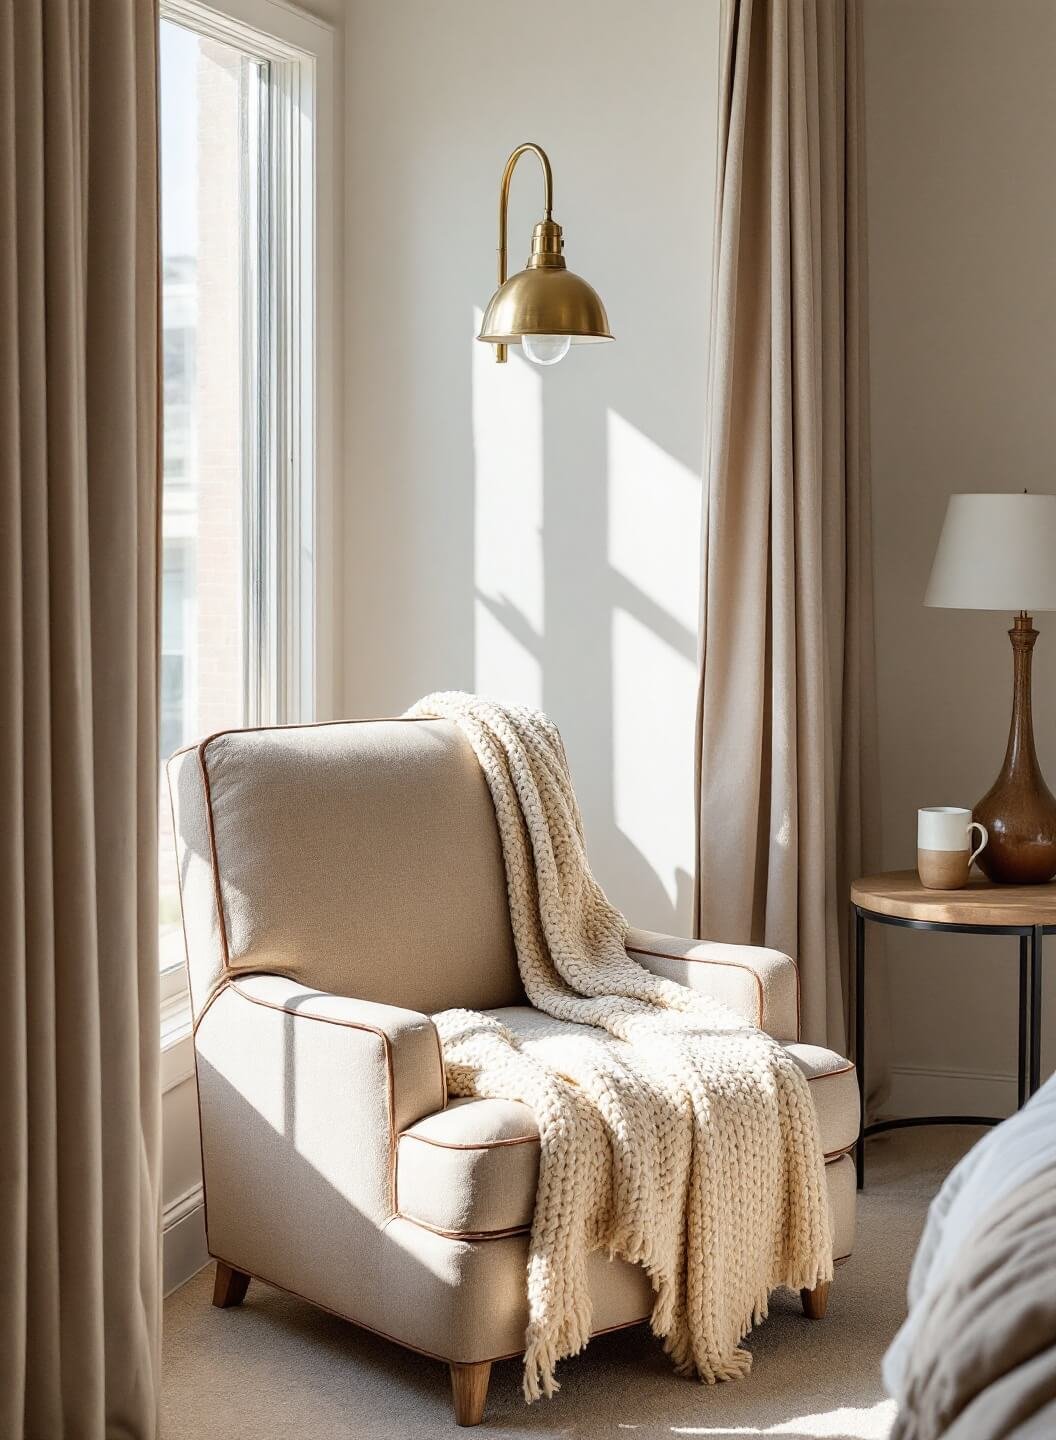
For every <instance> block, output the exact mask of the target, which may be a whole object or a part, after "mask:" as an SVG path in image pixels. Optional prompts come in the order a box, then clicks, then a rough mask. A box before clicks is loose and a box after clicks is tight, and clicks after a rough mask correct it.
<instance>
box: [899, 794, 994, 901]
mask: <svg viewBox="0 0 1056 1440" xmlns="http://www.w3.org/2000/svg"><path fill="white" fill-rule="evenodd" d="M973 830H978V831H979V833H980V835H981V836H982V837H983V838H982V839H981V840H980V841H979V844H978V845H977V846H976V848H975V849H974V850H972V849H971V835H972V831H973ZM989 838H990V837H989V835H988V834H987V832H986V826H985V825H980V823H979V821H978V820H973V819H972V812H971V811H970V810H963V809H962V808H961V807H960V806H959V805H929V806H928V807H927V808H926V809H923V810H918V811H917V874H918V875H919V876H920V883H921V884H922V885H924V886H926V888H927V889H929V890H959V889H960V888H961V886H962V885H967V883H968V872H969V870H970V869H971V868H972V861H973V860H974V859H975V857H976V856H977V855H978V854H979V853H980V851H981V850H982V849H983V847H984V846H985V844H986V842H987V840H989Z"/></svg>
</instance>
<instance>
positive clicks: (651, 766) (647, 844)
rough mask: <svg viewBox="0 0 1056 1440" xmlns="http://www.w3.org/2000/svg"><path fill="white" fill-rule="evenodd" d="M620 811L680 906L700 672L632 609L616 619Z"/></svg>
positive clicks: (689, 844)
mask: <svg viewBox="0 0 1056 1440" xmlns="http://www.w3.org/2000/svg"><path fill="white" fill-rule="evenodd" d="M612 688H613V705H612V714H613V809H614V814H615V820H616V824H617V825H618V826H619V828H620V830H622V832H623V833H624V835H626V836H627V839H628V840H630V842H631V844H632V845H634V846H635V848H636V849H637V850H638V851H639V853H640V854H642V855H643V856H644V857H645V859H646V860H647V861H648V862H649V865H650V867H651V868H652V869H653V870H654V871H655V873H656V875H657V877H658V878H659V880H660V883H661V884H662V885H663V887H664V889H665V891H666V892H667V894H668V896H669V898H670V900H671V902H672V904H676V903H677V901H678V898H679V878H680V876H681V877H682V879H683V882H684V881H685V878H686V877H687V876H688V875H691V874H692V868H693V826H694V818H693V784H692V778H693V732H694V724H695V716H696V694H697V674H696V666H695V664H694V663H693V661H692V660H690V659H688V658H687V657H686V656H684V655H681V654H679V652H678V651H677V650H676V649H674V647H673V646H671V645H669V644H668V642H667V641H666V640H664V639H662V638H661V637H660V636H659V635H657V634H656V632H655V631H654V630H652V629H650V628H649V626H648V625H646V624H643V623H642V621H640V620H638V619H636V618H635V617H634V616H633V615H631V614H629V613H628V611H626V610H623V609H620V608H616V609H614V610H613V615H612Z"/></svg>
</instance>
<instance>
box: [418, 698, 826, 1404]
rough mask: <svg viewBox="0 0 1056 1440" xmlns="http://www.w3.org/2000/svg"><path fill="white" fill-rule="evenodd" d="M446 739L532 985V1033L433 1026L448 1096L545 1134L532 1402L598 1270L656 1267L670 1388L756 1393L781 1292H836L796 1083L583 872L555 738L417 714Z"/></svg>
mask: <svg viewBox="0 0 1056 1440" xmlns="http://www.w3.org/2000/svg"><path fill="white" fill-rule="evenodd" d="M407 713H408V715H417V716H438V717H442V718H445V719H447V720H450V721H452V722H453V723H454V724H455V725H457V726H458V728H459V729H460V730H461V732H462V734H463V735H464V736H465V737H466V739H467V740H468V741H469V743H470V744H471V745H472V747H473V750H474V752H475V753H476V756H477V759H478V760H479V761H480V765H481V768H482V770H483V771H484V775H485V777H486V779H487V783H488V786H489V788H490V790H491V796H492V800H493V801H494V805H495V814H496V817H497V820H498V826H499V833H500V836H501V841H502V852H503V858H504V861H505V868H506V880H507V886H508V891H509V906H510V917H511V921H512V926H513V935H514V940H515V943H516V948H517V959H518V964H519V967H520V973H521V979H522V981H523V984H524V988H525V991H526V993H527V996H528V999H529V1000H530V1001H531V1004H532V1005H533V1006H534V1007H535V1008H536V1009H537V1010H539V1011H541V1012H542V1013H543V1015H545V1016H549V1017H552V1020H551V1021H550V1022H546V1021H543V1020H542V1017H539V1023H538V1024H536V1023H534V1021H535V1019H536V1017H533V1024H532V1026H531V1027H530V1035H528V1036H523V1035H522V1036H521V1037H520V1038H518V1037H517V1036H516V1035H514V1034H513V1032H512V1031H511V1030H510V1029H509V1028H508V1027H507V1026H505V1025H503V1024H501V1023H500V1022H499V1021H498V1020H497V1019H495V1018H494V1017H492V1016H489V1015H484V1014H477V1013H475V1012H473V1011H469V1010H445V1011H444V1012H443V1013H442V1014H439V1015H435V1016H434V1017H433V1019H434V1021H435V1024H436V1027H437V1030H438V1031H439V1034H440V1040H441V1044H442V1047H443V1054H444V1065H445V1069H446V1073H447V1084H448V1089H449V1090H450V1092H451V1093H452V1094H454V1095H480V1096H493V1097H501V1098H504V1099H509V1100H520V1101H523V1102H524V1103H525V1104H526V1105H529V1106H530V1107H531V1108H532V1110H533V1111H534V1113H535V1116H536V1119H537V1121H538V1125H539V1136H540V1142H541V1145H540V1163H539V1184H538V1191H537V1195H536V1204H535V1218H534V1220H533V1223H532V1230H531V1236H530V1240H529V1248H528V1329H527V1333H526V1336H525V1356H524V1393H525V1398H526V1399H528V1400H535V1399H537V1398H538V1397H539V1396H540V1395H541V1394H546V1395H551V1394H552V1393H553V1392H554V1391H555V1390H556V1389H557V1382H556V1380H555V1379H554V1368H555V1366H556V1365H557V1363H558V1361H559V1360H561V1359H563V1358H564V1357H565V1356H568V1355H574V1354H576V1353H577V1352H578V1351H579V1350H581V1349H582V1348H583V1346H584V1345H585V1344H586V1342H587V1340H588V1339H589V1337H590V1332H591V1301H590V1293H589V1287H588V1283H587V1257H588V1255H590V1254H591V1252H592V1251H595V1250H604V1251H606V1252H607V1253H608V1255H609V1256H610V1257H613V1258H615V1257H620V1258H622V1259H624V1260H629V1261H632V1262H634V1263H636V1264H639V1265H641V1266H643V1267H644V1269H645V1270H646V1272H647V1273H648V1275H649V1278H650V1280H651V1282H652V1286H653V1290H654V1292H655V1300H654V1304H653V1311H652V1316H651V1323H652V1328H653V1330H654V1332H655V1333H656V1334H657V1335H658V1336H660V1337H662V1338H663V1341H664V1345H665V1349H666V1350H667V1351H668V1353H669V1354H670V1355H671V1357H672V1359H673V1361H674V1363H675V1366H676V1367H677V1369H678V1370H679V1371H681V1372H684V1373H689V1374H693V1373H695V1374H696V1375H698V1376H699V1377H700V1378H701V1379H702V1380H704V1381H707V1382H708V1383H709V1384H711V1383H714V1382H715V1381H717V1380H730V1379H735V1378H737V1377H740V1376H742V1375H745V1374H746V1373H747V1371H748V1369H749V1367H750V1364H751V1356H750V1355H749V1353H748V1352H747V1351H746V1350H745V1349H744V1348H743V1347H742V1346H741V1343H740V1342H741V1340H742V1339H743V1338H744V1336H745V1335H746V1334H747V1333H748V1331H749V1330H750V1329H751V1327H752V1326H753V1325H754V1324H756V1323H758V1322H759V1321H760V1320H762V1319H763V1318H764V1317H765V1316H766V1313H767V1303H768V1298H769V1295H770V1292H771V1290H773V1289H775V1288H777V1287H778V1286H782V1285H785V1286H789V1287H791V1288H792V1289H797V1290H798V1289H803V1288H807V1289H813V1288H814V1286H815V1285H817V1284H818V1283H819V1282H821V1281H823V1280H829V1279H831V1277H832V1241H831V1237H830V1232H829V1217H828V1204H827V1199H826V1189H825V1181H824V1158H823V1155H822V1150H821V1145H820V1141H819V1137H818V1127H817V1118H816V1116H815V1112H814V1107H813V1104H812V1102H811V1099H810V1096H809V1094H808V1090H807V1082H806V1079H805V1077H804V1075H803V1072H802V1071H801V1070H800V1069H799V1067H798V1066H797V1065H796V1063H795V1061H794V1060H793V1059H792V1058H791V1056H790V1055H788V1054H787V1052H786V1051H785V1050H784V1049H782V1047H781V1046H780V1045H778V1044H777V1042H776V1041H774V1040H773V1039H771V1038H770V1037H769V1036H768V1035H766V1034H764V1033H763V1032H762V1031H761V1030H758V1029H756V1028H755V1027H754V1026H752V1025H749V1024H748V1023H746V1022H745V1021H744V1020H743V1019H741V1018H740V1017H739V1016H738V1015H736V1014H734V1012H733V1011H732V1010H730V1009H728V1008H727V1007H726V1006H724V1005H722V1004H721V1003H719V1002H718V1001H716V1000H712V999H709V998H707V997H706V996H703V995H699V994H697V993H696V992H694V991H692V990H689V989H688V988H686V987H684V986H682V985H678V984H676V983H674V982H673V981H669V980H664V979H662V978H660V977H658V976H655V975H652V974H651V973H650V972H649V971H647V970H645V969H644V967H642V966H641V965H639V964H637V963H636V961H634V960H633V959H631V958H630V956H628V954H627V952H626V950H625V948H624V940H625V936H626V933H627V922H626V921H625V920H624V918H623V916H622V915H621V914H620V912H619V911H618V910H616V909H615V908H614V907H613V906H612V905H611V904H610V903H609V901H608V900H607V899H606V898H605V895H604V894H603V892H602V890H601V887H600V886H599V885H598V883H597V881H596V880H595V879H594V877H593V875H592V874H591V872H590V867H589V865H588V864H587V857H586V850H585V846H584V837H583V824H582V820H581V817H580V812H579V806H578V805H577V803H576V797H575V794H574V792H573V789H572V781H571V777H570V775H569V772H568V764H567V760H566V758H565V751H564V746H563V745H562V742H561V737H560V735H559V734H558V731H557V728H556V726H554V725H553V723H552V722H551V721H550V720H548V719H547V717H546V716H545V715H542V714H540V713H538V712H537V711H534V710H527V709H522V708H519V707H513V706H504V705H499V704H496V703H493V702H490V701H488V700H484V699H481V698H479V697H477V696H473V695H465V694H460V693H454V692H452V693H445V694H436V695H429V696H427V697H426V698H425V699H423V700H420V701H419V702H418V704H417V705H415V706H414V707H413V709H411V710H409V711H408V712H407Z"/></svg>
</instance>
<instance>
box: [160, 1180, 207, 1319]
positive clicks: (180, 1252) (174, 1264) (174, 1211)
mask: <svg viewBox="0 0 1056 1440" xmlns="http://www.w3.org/2000/svg"><path fill="white" fill-rule="evenodd" d="M161 1223H162V1262H163V1263H162V1281H163V1286H164V1293H165V1294H166V1295H169V1294H171V1293H172V1291H173V1290H178V1289H179V1287H180V1286H181V1285H182V1284H183V1283H184V1282H185V1281H187V1280H189V1279H190V1278H191V1276H192V1275H197V1273H198V1271H199V1270H200V1269H201V1268H202V1266H203V1265H206V1264H208V1262H209V1252H208V1251H207V1250H206V1248H205V1202H204V1198H203V1195H202V1187H201V1185H195V1186H194V1188H193V1189H191V1190H188V1191H187V1193H186V1194H185V1195H180V1196H179V1197H178V1198H177V1199H175V1200H173V1201H171V1202H170V1203H169V1204H168V1205H166V1206H165V1209H164V1211H163V1212H162V1221H161Z"/></svg>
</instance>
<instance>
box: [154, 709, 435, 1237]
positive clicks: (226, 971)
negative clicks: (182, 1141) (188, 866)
mask: <svg viewBox="0 0 1056 1440" xmlns="http://www.w3.org/2000/svg"><path fill="white" fill-rule="evenodd" d="M396 718H398V719H399V720H400V721H401V722H403V723H406V724H409V725H413V724H421V723H423V722H425V721H429V720H435V718H436V717H433V716H428V715H415V716H407V717H403V716H400V717H396ZM376 723H377V722H376V721H372V720H316V721H313V722H311V723H309V724H307V725H247V726H244V727H242V728H241V729H239V728H235V729H228V730H216V731H214V732H213V733H212V734H211V735H207V736H206V737H205V739H204V740H202V741H201V742H200V743H199V745H198V746H197V750H198V764H199V767H200V769H201V775H202V787H203V792H204V796H205V818H206V829H207V832H208V835H209V859H210V863H211V866H212V871H213V898H214V901H215V904H216V917H217V924H218V925H219V928H220V941H221V947H222V954H221V959H222V962H223V970H222V973H221V976H220V983H219V984H218V985H217V987H216V989H215V990H214V991H213V993H212V994H211V995H210V996H209V998H208V1000H207V1001H206V1003H205V1005H204V1006H203V1008H202V1011H201V1014H200V1015H199V1016H198V1017H197V1019H196V1021H195V1024H194V1032H193V1033H194V1034H195V1035H197V1033H198V1026H199V1025H200V1024H201V1022H202V1020H203V1019H204V1018H205V1015H206V1012H207V1011H208V1010H209V1008H210V1007H211V1006H212V1003H213V1001H214V1000H215V999H216V998H217V996H218V995H219V994H221V993H222V991H223V990H225V989H227V988H228V985H231V986H232V988H233V989H234V990H235V991H236V993H237V994H239V995H241V996H242V998H243V999H244V1000H249V1001H251V1002H252V1003H253V1004H255V1005H264V1006H266V1007H267V1008H269V1009H272V1010H278V1011H280V1012H281V1013H283V1014H285V1015H293V1016H294V1017H296V1016H297V1015H298V1014H300V1015H305V1016H306V1018H309V1019H312V1020H323V1021H324V1022H326V1023H329V1024H334V1025H344V1026H346V1028H348V1029H353V1030H366V1031H368V1032H371V1033H373V1034H375V1035H377V1036H379V1037H380V1039H381V1042H382V1045H383V1047H384V1051H385V1065H386V1072H387V1078H388V1085H387V1097H386V1098H387V1103H388V1109H389V1195H390V1203H391V1208H392V1211H393V1213H394V1214H395V1212H396V1095H395V1079H394V1075H393V1062H392V1045H391V1042H390V1040H389V1037H388V1036H387V1035H386V1034H385V1032H384V1030H380V1029H377V1028H376V1027H374V1026H372V1025H366V1024H362V1023H358V1022H352V1021H345V1020H334V1019H332V1018H331V1017H328V1016H323V1015H307V1012H305V1011H303V1010H302V1011H297V1010H289V1009H287V1008H286V1006H284V1005H275V1004H273V1003H272V1002H271V1001H270V1000H261V999H259V998H258V997H257V996H255V995H249V994H247V993H246V991H244V990H241V989H239V987H238V986H237V985H235V984H234V982H233V981H231V980H230V978H229V977H230V975H231V951H230V947H229V944H228V937H227V922H226V919H225V916H224V901H223V891H222V889H221V885H220V859H219V855H218V853H217V846H216V827H215V825H214V822H213V794H212V789H211V787H210V784H209V766H208V764H207V761H206V750H207V749H208V747H209V746H210V745H211V744H212V742H213V741H214V740H219V739H221V738H222V737H223V736H225V735H246V734H258V733H260V732H261V731H265V730H321V729H324V728H326V727H327V726H331V725H370V724H376ZM192 748H193V747H192ZM170 800H171V791H170ZM186 943H187V932H186V930H185V931H184V945H185V946H186ZM263 973H269V972H263ZM225 981H226V982H227V983H226V984H225V983H224V982H225ZM433 1034H434V1035H435V1036H436V1045H437V1054H438V1058H439V1061H440V1086H441V1090H442V1092H443V1097H444V1098H443V1106H442V1107H441V1108H444V1107H446V1105H447V1072H446V1070H445V1067H444V1059H443V1048H442V1046H441V1044H440V1036H439V1034H438V1032H437V1030H436V1027H435V1026H434V1027H433ZM195 1080H196V1088H197V1064H196V1066H195ZM200 1110H201V1101H200V1099H199V1122H200V1121H201V1114H200ZM200 1140H201V1125H200V1123H199V1141H200ZM202 1175H203V1181H202V1193H203V1195H204V1193H205V1181H204V1175H205V1165H204V1160H203V1165H202Z"/></svg>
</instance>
